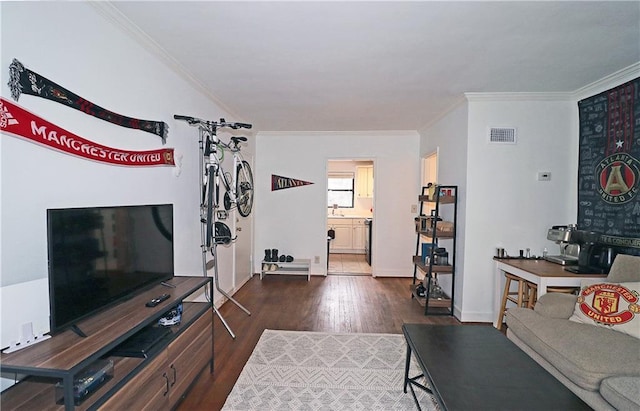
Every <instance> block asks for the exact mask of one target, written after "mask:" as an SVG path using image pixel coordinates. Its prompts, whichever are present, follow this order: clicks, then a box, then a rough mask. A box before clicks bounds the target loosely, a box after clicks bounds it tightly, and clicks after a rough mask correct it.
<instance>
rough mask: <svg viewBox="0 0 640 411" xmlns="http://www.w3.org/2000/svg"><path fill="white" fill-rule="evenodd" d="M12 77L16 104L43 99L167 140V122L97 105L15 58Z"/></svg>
mask: <svg viewBox="0 0 640 411" xmlns="http://www.w3.org/2000/svg"><path fill="white" fill-rule="evenodd" d="M9 76H10V78H9V83H8V85H9V88H10V89H11V97H12V98H13V99H14V100H15V101H18V99H19V98H20V94H23V93H24V94H30V95H32V96H37V97H42V98H45V99H47V100H51V101H55V102H57V103H60V104H63V105H65V106H68V107H72V108H75V109H76V110H80V111H82V112H83V113H86V114H89V115H91V116H94V117H97V118H99V119H101V120H105V121H108V122H110V123H113V124H117V125H119V126H122V127H127V128H133V129H137V130H142V131H146V132H148V133H152V134H155V135H157V136H159V137H160V138H162V144H164V143H165V142H166V140H167V133H168V132H169V126H168V125H167V124H166V123H164V122H162V121H151V120H140V119H137V118H132V117H127V116H123V115H121V114H118V113H114V112H113V111H109V110H107V109H105V108H102V107H100V106H98V105H95V104H93V103H92V102H90V101H88V100H85V99H84V98H82V97H80V96H78V95H77V94H75V93H72V92H71V91H69V90H67V89H65V88H64V87H62V86H60V85H58V84H56V83H54V82H53V81H51V80H49V79H47V78H46V77H43V76H41V75H39V74H38V73H35V72H33V71H31V70H29V69H28V68H26V67H25V66H24V65H22V63H20V62H19V61H18V60H17V59H13V62H12V63H11V65H10V66H9Z"/></svg>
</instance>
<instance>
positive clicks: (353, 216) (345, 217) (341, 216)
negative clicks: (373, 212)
mask: <svg viewBox="0 0 640 411" xmlns="http://www.w3.org/2000/svg"><path fill="white" fill-rule="evenodd" d="M327 218H329V219H331V218H341V219H347V218H352V219H353V218H373V217H372V216H359V215H328V216H327Z"/></svg>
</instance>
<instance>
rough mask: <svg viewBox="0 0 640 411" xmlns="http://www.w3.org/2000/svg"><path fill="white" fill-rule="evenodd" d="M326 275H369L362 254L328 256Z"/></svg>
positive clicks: (369, 271) (368, 267)
mask: <svg viewBox="0 0 640 411" xmlns="http://www.w3.org/2000/svg"><path fill="white" fill-rule="evenodd" d="M327 274H328V275H371V266H370V265H369V264H367V261H366V258H365V255H364V254H339V253H332V254H329V270H328V272H327Z"/></svg>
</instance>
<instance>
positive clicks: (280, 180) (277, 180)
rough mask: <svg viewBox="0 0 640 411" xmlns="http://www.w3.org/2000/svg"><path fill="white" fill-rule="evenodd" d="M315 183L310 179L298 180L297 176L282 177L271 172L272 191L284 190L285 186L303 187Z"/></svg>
mask: <svg viewBox="0 0 640 411" xmlns="http://www.w3.org/2000/svg"><path fill="white" fill-rule="evenodd" d="M309 184H313V183H312V182H310V181H303V180H298V179H295V178H289V177H282V176H278V175H275V174H271V191H276V190H284V189H285V188H294V187H302V186H306V185H309Z"/></svg>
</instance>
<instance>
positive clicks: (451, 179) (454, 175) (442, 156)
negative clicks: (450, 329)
mask: <svg viewBox="0 0 640 411" xmlns="http://www.w3.org/2000/svg"><path fill="white" fill-rule="evenodd" d="M467 133H468V107H467V104H466V102H465V103H464V104H460V105H458V106H457V107H455V108H454V109H452V110H451V111H450V112H449V113H448V114H447V115H446V116H445V117H443V118H442V119H440V121H438V122H436V123H435V124H433V125H432V126H431V127H429V128H428V129H427V130H423V131H422V132H421V145H420V153H421V157H425V156H426V155H428V154H431V153H434V152H436V151H437V152H438V170H437V173H436V174H437V176H438V181H437V183H438V184H443V185H457V186H458V204H457V207H458V215H457V228H456V236H457V238H456V254H455V258H456V261H455V263H456V277H455V290H454V298H453V304H454V313H455V315H456V316H457V317H458V318H459V317H460V311H461V310H462V301H464V299H463V297H464V282H465V259H464V255H465V241H464V239H465V237H466V235H465V232H466V231H465V227H466V224H465V221H466V219H465V217H466V216H465V209H466V198H467ZM442 212H443V216H444V218H445V219H446V220H449V221H452V216H451V215H447V213H450V212H451V211H450V207H442ZM442 246H444V247H447V248H449V247H450V246H452V243H451V241H450V240H443V241H442ZM449 257H450V258H451V257H452V253H451V250H450V251H449ZM438 278H439V284H440V286H441V287H442V288H443V289H444V290H445V292H447V293H448V294H449V295H451V288H452V287H451V280H452V279H451V276H449V275H446V274H441V275H439V277H438Z"/></svg>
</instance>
